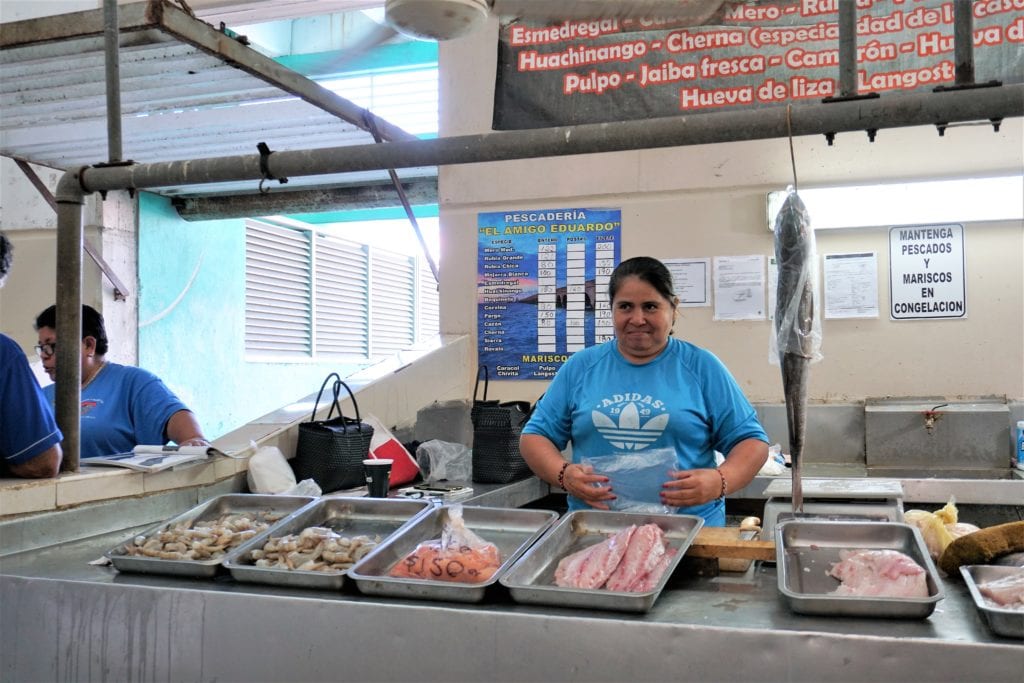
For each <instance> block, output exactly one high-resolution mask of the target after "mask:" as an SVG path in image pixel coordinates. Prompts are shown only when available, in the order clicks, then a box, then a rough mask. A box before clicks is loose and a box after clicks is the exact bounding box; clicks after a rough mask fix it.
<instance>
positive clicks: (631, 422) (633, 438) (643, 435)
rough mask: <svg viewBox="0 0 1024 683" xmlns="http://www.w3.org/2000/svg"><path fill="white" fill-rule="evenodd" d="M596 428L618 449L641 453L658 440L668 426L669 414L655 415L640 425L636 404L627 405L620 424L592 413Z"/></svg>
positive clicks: (620, 415) (621, 415)
mask: <svg viewBox="0 0 1024 683" xmlns="http://www.w3.org/2000/svg"><path fill="white" fill-rule="evenodd" d="M590 415H591V419H592V420H593V421H594V427H595V428H596V429H597V431H598V432H600V434H601V435H602V436H603V437H604V438H606V439H608V442H609V443H610V444H612V445H613V446H615V447H616V448H621V449H623V450H628V451H641V450H643V449H645V448H647V447H648V446H650V445H651V444H652V443H654V442H655V441H657V440H658V437H660V436H661V434H662V432H664V431H665V426H666V425H667V424H668V413H662V414H661V415H655V416H654V417H652V418H651V419H649V420H648V421H647V422H645V423H644V424H642V425H641V424H640V411H639V410H638V409H637V407H636V404H635V403H627V404H626V405H625V407H624V408H623V409H622V413H620V414H619V423H618V424H615V421H614V420H613V419H612V418H610V417H608V416H607V415H605V414H604V413H601V412H599V411H597V410H594V411H592V412H591V413H590Z"/></svg>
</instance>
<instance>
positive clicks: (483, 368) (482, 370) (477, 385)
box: [473, 365, 491, 403]
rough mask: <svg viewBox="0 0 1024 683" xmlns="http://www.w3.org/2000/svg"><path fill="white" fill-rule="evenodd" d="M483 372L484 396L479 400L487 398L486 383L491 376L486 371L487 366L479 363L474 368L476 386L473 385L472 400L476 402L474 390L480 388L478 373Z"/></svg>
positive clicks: (488, 382)
mask: <svg viewBox="0 0 1024 683" xmlns="http://www.w3.org/2000/svg"><path fill="white" fill-rule="evenodd" d="M481 372H483V373H484V397H483V399H481V400H484V401H486V400H487V385H488V384H490V381H491V378H490V375H489V373H488V372H487V366H486V365H481V366H480V367H479V368H477V369H476V386H474V387H473V402H474V403H476V392H477V391H479V390H480V373H481Z"/></svg>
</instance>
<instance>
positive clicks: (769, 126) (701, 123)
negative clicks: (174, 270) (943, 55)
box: [81, 84, 1024, 192]
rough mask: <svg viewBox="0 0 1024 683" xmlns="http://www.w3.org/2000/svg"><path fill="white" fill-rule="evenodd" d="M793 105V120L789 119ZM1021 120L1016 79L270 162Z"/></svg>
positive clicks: (391, 162)
mask: <svg viewBox="0 0 1024 683" xmlns="http://www.w3.org/2000/svg"><path fill="white" fill-rule="evenodd" d="M790 110H791V120H787V111H790ZM1021 116H1024V84H1009V85H1002V86H1000V87H993V88H985V89H984V90H970V91H951V92H941V93H934V92H918V93H909V94H902V95H885V96H882V97H878V98H874V99H863V100H861V99H857V100H851V101H837V102H833V103H830V104H827V105H821V104H814V105H807V106H797V107H791V108H790V107H774V108H771V109H757V110H744V111H730V112H716V113H710V114H696V115H692V116H675V117H665V118H657V119H643V120H637V121H625V122H617V123H596V124H584V125H578V126H561V127H555V128H541V129H535V130H522V131H500V132H493V133H484V134H480V135H464V136H457V137H449V138H437V139H433V140H417V141H415V142H393V143H390V144H387V145H377V144H371V145H354V146H350V147H329V148H324V149H310V150H298V151H281V152H275V153H274V154H272V155H270V157H269V159H268V165H269V170H270V173H271V174H272V175H273V176H274V177H278V178H282V177H283V178H288V177H292V176H295V177H300V176H315V175H324V174H328V173H348V172H354V171H368V170H386V169H389V168H414V167H419V166H443V165H447V164H469V163H480V162H491V161H507V160H510V159H532V158H537V157H552V156H566V155H573V154H592V153H595V152H616V151H622V150H632V149H656V148H662V147H679V146H684V145H700V144H710V143H715V142H733V141H743V140H762V139H768V138H782V137H787V136H788V135H789V131H790V125H789V124H791V130H792V134H793V135H794V136H800V135H824V134H826V133H842V132H850V131H864V130H871V129H877V130H882V129H888V128H902V127H906V126H925V125H936V124H938V123H947V124H948V123H954V122H977V121H997V120H1002V119H1006V118H1012V117H1021ZM262 177H263V171H262V170H261V168H260V156H259V155H258V154H252V155H245V156H232V157H222V158H216V159H213V158H208V159H193V160H190V161H176V162H163V163H153V164H138V165H135V166H128V167H109V168H88V169H85V170H83V171H82V174H81V179H82V183H83V184H82V187H83V189H84V190H85V191H86V192H97V191H102V190H115V189H117V190H121V189H133V188H134V189H145V188H152V187H161V186H166V185H183V184H195V183H215V182H225V181H237V180H258V179H260V178H262Z"/></svg>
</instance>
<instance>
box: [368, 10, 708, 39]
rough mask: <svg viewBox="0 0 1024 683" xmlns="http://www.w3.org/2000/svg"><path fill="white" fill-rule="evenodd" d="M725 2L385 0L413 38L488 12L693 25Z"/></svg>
mask: <svg viewBox="0 0 1024 683" xmlns="http://www.w3.org/2000/svg"><path fill="white" fill-rule="evenodd" d="M723 4H725V2H724V0H385V2H384V22H385V24H386V27H387V28H389V29H391V30H394V31H397V32H399V33H402V34H404V35H407V36H411V37H413V38H419V39H425V40H450V39H452V38H458V37H459V36H463V35H466V34H468V33H471V32H472V31H474V30H476V29H478V28H479V27H480V26H482V25H483V24H485V23H486V22H487V18H488V17H489V16H491V15H495V16H499V17H502V18H508V19H512V18H518V19H522V20H526V21H531V22H553V21H565V20H588V19H628V18H635V17H657V18H666V19H667V18H671V19H672V20H673V24H674V25H676V26H682V25H691V26H696V25H700V24H703V23H705V22H707V21H708V20H709V19H710V18H711V17H713V16H714V15H715V14H716V13H717V12H718V10H719V9H720V7H721V6H722V5H723Z"/></svg>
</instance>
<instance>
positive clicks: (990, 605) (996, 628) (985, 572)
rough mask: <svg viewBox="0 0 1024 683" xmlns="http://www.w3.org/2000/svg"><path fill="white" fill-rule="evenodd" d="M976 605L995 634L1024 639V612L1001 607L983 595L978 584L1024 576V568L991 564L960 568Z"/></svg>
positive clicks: (970, 565)
mask: <svg viewBox="0 0 1024 683" xmlns="http://www.w3.org/2000/svg"><path fill="white" fill-rule="evenodd" d="M960 574H962V575H963V577H964V582H965V583H966V584H967V589H968V590H970V591H971V597H972V598H974V604H975V606H976V607H977V608H978V611H979V612H981V615H982V616H983V617H984V618H985V621H986V622H987V623H988V627H989V628H990V629H992V632H993V633H997V634H999V635H1001V636H1006V637H1007V638H1024V611H1022V610H1019V609H1017V610H1014V609H1007V608H1005V607H999V606H997V605H996V604H995V603H994V602H990V601H989V600H988V599H987V598H985V596H984V595H982V594H981V589H979V588H978V584H982V583H985V582H986V581H995V580H996V579H1001V578H1003V577H1005V576H1014V575H1021V574H1024V567H1002V566H997V565H989V564H969V565H964V566H961V567H960Z"/></svg>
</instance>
